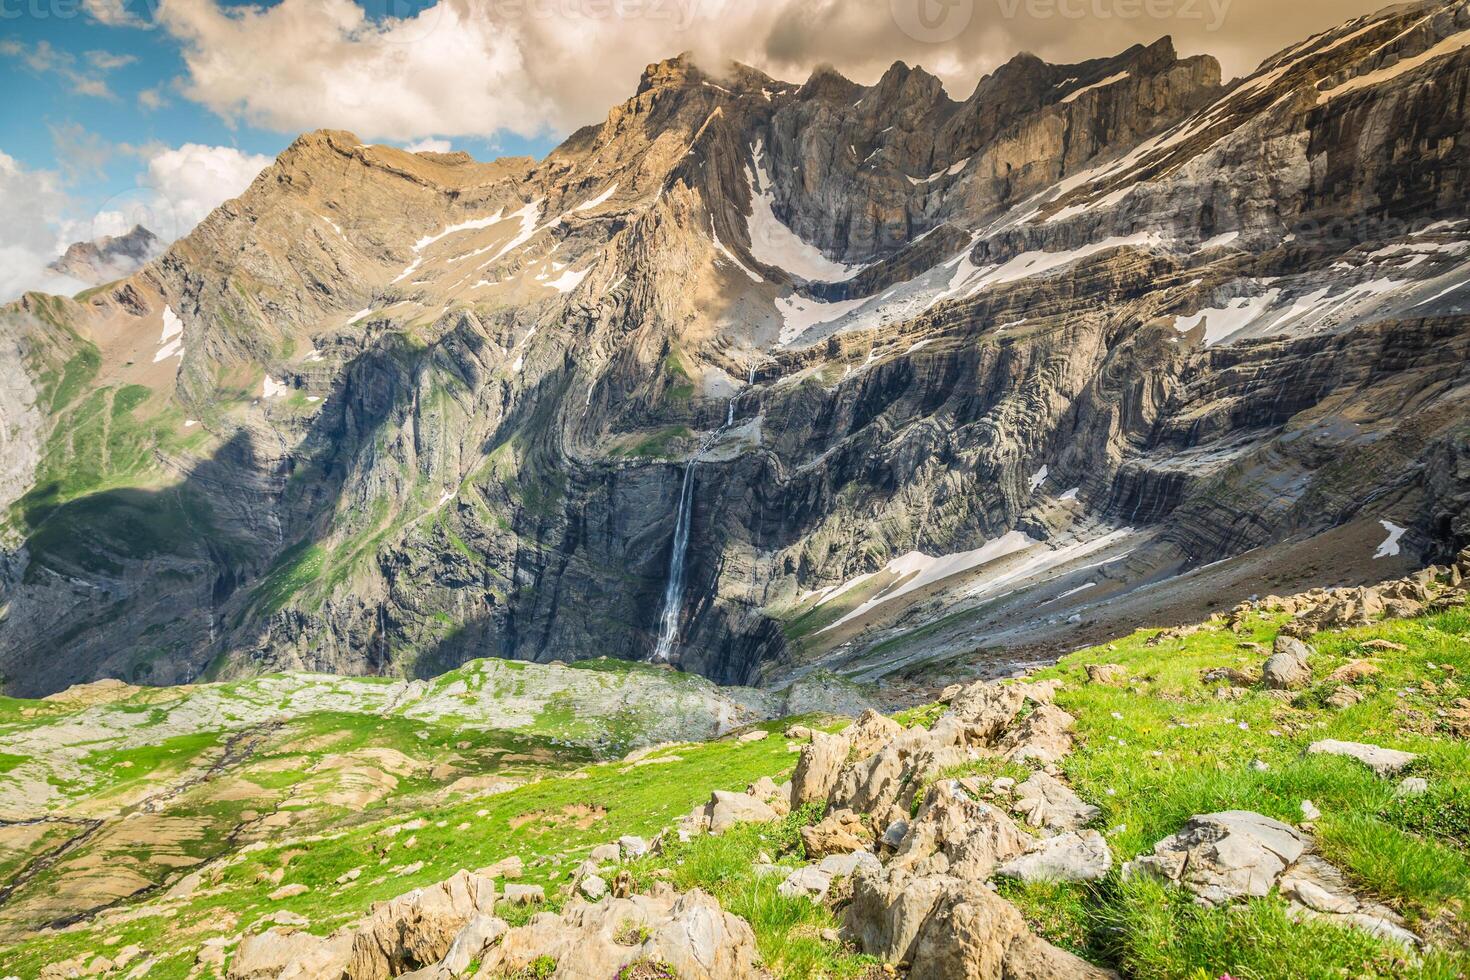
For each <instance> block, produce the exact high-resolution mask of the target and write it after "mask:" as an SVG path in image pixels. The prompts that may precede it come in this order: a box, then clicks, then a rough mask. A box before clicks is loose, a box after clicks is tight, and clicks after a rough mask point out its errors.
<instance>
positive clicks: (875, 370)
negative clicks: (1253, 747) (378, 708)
mask: <svg viewBox="0 0 1470 980" xmlns="http://www.w3.org/2000/svg"><path fill="white" fill-rule="evenodd" d="M1467 11H1470V8H1467V7H1466V5H1465V3H1463V2H1456V3H1450V4H1432V3H1421V4H1410V5H1405V6H1399V7H1393V8H1389V9H1387V10H1385V11H1383V12H1380V13H1379V14H1376V15H1372V16H1369V17H1364V18H1360V19H1358V20H1356V21H1353V22H1351V23H1349V24H1346V25H1344V26H1342V27H1340V28H1337V29H1335V30H1332V31H1328V32H1325V33H1323V34H1321V35H1318V36H1316V37H1313V38H1310V39H1307V40H1305V41H1303V42H1302V43H1300V44H1298V45H1294V46H1293V47H1292V48H1290V49H1288V50H1286V51H1283V52H1281V53H1280V54H1278V55H1276V56H1274V57H1273V58H1271V59H1268V60H1267V61H1266V62H1265V63H1264V64H1263V65H1262V66H1261V67H1260V69H1258V71H1257V72H1255V73H1253V74H1252V75H1251V76H1249V77H1248V78H1246V79H1243V80H1240V81H1238V82H1234V83H1231V84H1228V85H1222V84H1221V81H1220V78H1219V73H1218V69H1217V67H1216V66H1215V65H1214V63H1213V62H1212V61H1211V60H1210V59H1208V58H1185V59H1180V58H1178V57H1177V55H1176V53H1175V52H1174V51H1173V48H1172V45H1171V44H1170V43H1168V41H1167V40H1161V41H1160V42H1158V43H1156V44H1153V45H1149V46H1140V47H1137V48H1134V49H1130V50H1129V51H1126V52H1123V53H1121V54H1120V55H1118V56H1116V57H1115V58H1110V59H1101V60H1097V61H1091V62H1086V63H1083V64H1078V65H1066V66H1052V65H1046V64H1044V63H1042V62H1039V61H1038V60H1037V59H1035V58H1031V57H1029V56H1020V57H1018V58H1016V59H1013V60H1012V61H1011V62H1009V63H1007V64H1006V65H1004V66H1002V67H1001V68H1000V69H997V70H996V71H995V72H993V73H992V74H991V75H989V76H987V77H986V78H985V79H983V80H982V81H981V82H980V83H979V85H978V86H977V88H976V90H975V93H974V94H973V96H972V97H971V98H969V99H967V100H965V101H963V102H958V101H955V100H952V99H950V98H949V96H948V95H946V94H945V93H944V92H943V91H942V89H941V88H940V87H939V86H938V85H937V83H936V82H935V81H934V79H933V78H932V77H930V76H927V75H926V74H925V73H923V72H922V70H920V69H915V68H909V67H907V66H901V65H899V66H895V67H894V69H893V70H891V71H890V72H889V73H887V75H885V77H884V78H883V79H882V80H881V81H880V82H879V83H878V84H877V85H875V86H872V87H863V86H857V85H855V84H853V83H851V82H849V81H847V80H844V79H841V78H839V77H837V76H836V75H834V74H833V73H831V72H826V71H824V72H819V73H818V74H817V75H815V76H813V78H811V79H809V80H808V81H807V82H806V84H804V85H799V86H798V85H792V84H787V83H783V82H779V81H777V80H774V79H771V78H768V77H766V76H764V75H762V74H761V73H759V72H756V71H753V70H751V69H748V68H744V67H740V66H732V67H727V68H726V69H723V70H720V71H715V70H709V69H706V68H703V67H701V66H699V65H697V64H695V63H694V62H693V61H692V60H691V59H689V58H676V59H672V60H670V61H667V62H663V63H660V64H657V65H653V66H650V67H649V69H648V71H647V72H646V74H645V76H644V79H643V81H642V83H641V85H640V87H639V90H638V92H637V93H636V94H635V95H634V97H633V98H631V99H629V100H628V101H627V102H625V103H623V104H621V105H619V106H616V107H614V109H613V110H612V111H611V112H610V113H609V115H608V117H607V119H606V120H605V121H604V122H603V123H601V124H600V125H596V126H591V127H587V128H586V129H583V130H581V131H579V132H577V133H575V134H573V135H572V136H571V137H570V138H569V139H568V140H567V141H566V142H565V143H564V144H563V145H562V146H561V147H559V148H558V149H557V150H555V151H554V152H553V153H551V154H550V155H549V156H548V157H547V158H546V159H545V160H542V161H539V162H538V161H531V160H523V159H511V160H501V161H497V162H494V163H478V162H475V161H473V160H471V159H470V158H468V157H467V156H465V155H463V154H433V153H427V154H410V153H406V152H403V151H400V150H396V149H393V148H388V147H375V146H365V145H362V144H361V143H360V141H358V140H357V139H356V138H355V137H353V136H351V135H350V134H346V133H340V132H318V133H312V134H307V135H304V136H303V137H301V138H300V139H299V140H297V141H296V142H295V143H294V144H293V145H292V146H291V147H290V148H289V149H288V150H287V151H286V152H285V153H283V154H282V155H281V157H280V158H279V159H278V160H277V161H276V163H275V164H274V165H273V166H271V167H270V168H268V169H267V170H266V171H265V172H264V173H263V174H262V175H261V176H260V177H259V178H258V179H257V181H256V182H255V183H254V184H253V185H252V186H251V188H250V189H249V190H247V191H246V193H245V194H243V195H242V196H241V197H240V198H238V199H237V200H235V201H231V202H227V203H226V204H225V205H223V206H222V207H221V208H219V209H218V210H216V211H215V212H214V213H213V214H211V215H210V216H209V217H208V218H207V219H206V220H205V221H204V222H203V223H202V224H201V225H200V226H199V227H198V228H197V229H195V230H194V231H193V232H192V233H191V234H190V235H188V236H186V237H185V238H184V239H182V240H181V241H179V242H178V243H176V244H175V245H174V246H172V247H171V248H170V249H169V251H168V252H167V253H166V254H165V255H163V256H162V257H160V258H159V259H157V260H156V261H154V262H152V263H150V264H149V265H148V266H146V267H145V268H144V269H143V270H142V271H140V272H139V273H137V274H136V275H134V276H132V277H130V278H128V279H126V280H124V281H123V282H122V283H120V284H118V285H116V286H114V287H111V288H109V289H107V290H104V291H102V292H101V293H98V294H96V295H90V296H88V295H84V296H83V297H81V298H78V299H74V300H66V299H58V298H48V297H39V296H28V297H26V298H24V299H23V300H22V301H21V302H20V303H18V304H14V305H12V306H10V307H8V308H7V309H6V310H5V312H4V314H3V315H0V322H3V326H0V337H3V339H4V342H5V343H6V344H9V345H12V346H14V347H15V348H16V349H17V351H18V352H19V355H20V356H19V357H18V358H17V359H16V361H15V362H14V363H13V364H10V363H9V362H7V363H8V364H9V366H8V367H7V368H6V369H5V370H8V371H10V372H11V373H12V374H13V375H16V376H15V377H13V378H11V379H10V380H11V381H13V382H14V383H13V384H8V385H7V386H6V390H7V392H10V391H14V392H18V394H16V395H14V396H11V395H7V396H6V397H7V398H9V399H10V401H11V402H14V404H9V403H7V404H6V406H5V411H6V415H5V421H6V424H7V429H8V431H9V432H10V433H11V435H10V437H9V438H8V439H7V440H6V442H5V445H4V448H3V449H0V453H3V463H4V466H3V476H0V491H3V494H4V496H3V497H0V499H4V500H5V501H6V503H7V505H8V512H7V517H6V522H5V535H6V537H5V540H6V544H5V553H4V556H3V560H0V583H3V584H0V589H3V597H0V603H3V609H4V614H3V615H4V619H3V622H0V675H3V678H4V682H5V685H6V689H7V690H9V691H11V692H14V693H22V694H26V693H30V694H35V693H49V692H51V691H55V690H60V689H63V688H65V687H67V686H69V685H71V684H73V683H78V682H83V681H87V680H92V679H96V678H100V677H117V678H122V679H124V680H127V681H129V682H134V683H139V682H141V683H149V684H170V683H180V682H187V681H192V680H195V679H197V678H199V677H200V676H202V675H203V674H204V673H205V672H206V671H212V672H213V675H214V676H244V675H249V674H255V673H262V672H269V671H275V670H309V671H310V670H317V671H330V672H338V673H365V674H398V675H405V674H406V675H409V676H418V677H427V676H431V675H433V674H436V673H439V672H442V671H444V670H446V669H450V668H452V667H454V666H456V665H457V664H459V663H463V662H465V661H467V660H469V659H473V658H475V657H479V656H484V655H486V654H495V655H498V656H505V657H513V658H517V659H525V660H537V661H541V662H547V661H550V660H555V659H563V660H570V659H576V658H580V657H583V656H587V655H590V654H592V653H595V652H602V651H609V652H612V653H614V654H616V655H618V656H622V657H625V658H627V659H647V658H648V657H649V656H651V655H652V653H653V651H654V649H655V646H656V643H657V639H658V635H659V624H660V622H661V621H662V620H663V619H664V612H665V610H664V608H663V606H664V605H665V604H664V602H663V601H662V598H663V594H664V591H665V587H666V584H667V581H668V579H669V577H670V575H669V569H670V567H671V565H672V561H671V559H672V552H673V551H674V549H675V547H676V541H675V538H676V531H677V530H678V528H679V527H680V526H681V525H682V526H683V527H684V528H685V530H686V532H687V542H688V543H687V562H686V563H685V565H686V567H685V571H686V575H685V582H686V584H685V587H684V588H683V589H682V590H680V591H679V594H678V595H677V596H676V600H675V602H674V603H673V604H672V608H671V609H670V615H671V616H672V617H673V619H674V621H675V623H676V642H675V643H674V644H673V647H674V649H673V653H672V659H673V660H674V661H675V662H677V663H679V664H680V665H681V666H683V667H685V668H686V669H688V670H691V671H695V672H699V673H702V674H704V675H705V676H708V677H710V678H712V679H714V680H717V681H719V682H724V683H757V682H759V683H783V682H785V681H786V680H789V679H790V678H793V677H800V676H803V675H804V674H805V673H806V672H808V671H810V670H813V669H829V670H836V671H839V672H841V673H843V674H846V675H848V676H851V677H855V678H858V679H862V680H874V679H879V678H885V679H888V680H890V681H893V680H898V681H902V680H903V679H904V677H905V676H906V675H913V674H917V673H933V671H935V670H936V669H939V670H942V669H950V668H953V669H954V670H955V672H956V673H963V672H966V671H973V670H975V669H977V668H984V667H985V666H986V665H995V664H997V663H999V664H1000V665H1001V666H1000V667H999V670H1000V671H1001V672H1004V671H1005V670H1006V669H1008V668H1009V665H1010V664H1012V663H1014V662H1016V661H1018V660H1019V661H1027V660H1030V659H1041V658H1044V657H1046V656H1049V655H1052V654H1055V653H1056V652H1059V651H1060V650H1063V649H1068V648H1072V647H1076V646H1079V645H1081V644H1083V643H1086V642H1092V641H1096V640H1100V639H1104V638H1106V637H1107V636H1114V635H1119V634H1120V633H1123V632H1126V631H1127V630H1129V629H1131V628H1133V627H1135V626H1137V625H1141V624H1143V623H1148V622H1164V621H1169V620H1173V621H1174V622H1177V623H1182V622H1191V621H1194V620H1196V619H1198V618H1199V616H1200V614H1201V613H1202V612H1204V611H1207V610H1208V609H1209V608H1211V607H1212V606H1214V605H1215V604H1220V605H1229V604H1232V603H1234V602H1236V601H1239V600H1240V599H1243V598H1245V597H1247V596H1249V595H1251V594H1252V593H1253V592H1255V591H1256V590H1257V589H1258V588H1259V587H1260V584H1261V582H1262V581H1263V580H1264V581H1266V582H1267V583H1268V587H1270V588H1273V589H1275V590H1276V591H1283V590H1297V589H1301V588H1305V587H1307V586H1309V585H1311V584H1319V583H1320V582H1322V581H1323V580H1324V578H1326V574H1325V573H1324V571H1323V569H1324V568H1326V567H1329V566H1330V568H1331V569H1332V572H1331V575H1332V576H1333V577H1332V578H1330V579H1328V580H1329V581H1331V582H1332V583H1333V584H1339V583H1340V584H1343V585H1354V584H1358V583H1365V582H1370V581H1377V580H1380V579H1382V578H1384V577H1385V576H1386V575H1388V574H1391V573H1393V572H1395V571H1399V570H1402V571H1407V570H1408V569H1409V568H1411V567H1415V566H1417V565H1418V564H1420V563H1421V562H1422V561H1424V560H1436V559H1442V558H1444V557H1447V556H1448V555H1450V554H1453V553H1454V551H1455V550H1456V549H1457V548H1458V547H1460V546H1462V545H1463V544H1464V543H1465V541H1466V540H1467V533H1470V532H1467V530H1466V517H1465V514H1466V509H1465V508H1466V497H1465V492H1464V481H1463V479H1462V478H1461V476H1462V474H1461V470H1462V469H1463V459H1464V454H1465V453H1464V450H1465V444H1466V443H1465V428H1464V419H1465V418H1466V415H1467V413H1466V411H1465V406H1464V404H1463V392H1464V390H1465V387H1464V383H1463V382H1464V377H1463V372H1464V365H1465V364H1466V363H1467V361H1470V358H1466V357H1465V356H1463V355H1464V354H1465V351H1464V347H1465V344H1466V337H1465V325H1466V319H1465V314H1464V307H1463V302H1464V300H1463V298H1462V293H1461V292H1460V290H1462V289H1463V285H1464V283H1465V282H1466V275H1465V262H1466V256H1465V242H1464V240H1463V239H1464V234H1465V230H1466V227H1467V224H1470V218H1467V215H1466V214H1465V200H1464V195H1463V188H1464V187H1465V185H1466V180H1465V176H1466V175H1465V172H1464V162H1463V161H1464V160H1465V159H1467V158H1470V154H1466V153H1465V152H1464V150H1465V149H1466V147H1465V146H1464V141H1465V133H1466V132H1467V131H1470V127H1467V126H1466V125H1465V119H1464V117H1463V107H1464V102H1463V100H1460V99H1455V98H1446V97H1444V95H1443V93H1445V92H1449V91H1459V90H1460V89H1461V88H1463V86H1464V84H1465V78H1466V73H1467V70H1470V69H1467V63H1466V58H1467V55H1466V48H1465V47H1464V46H1463V45H1462V44H1461V41H1462V40H1463V38H1464V36H1465V32H1466V31H1467V30H1470V24H1467V18H1470V12H1467ZM686 485H687V487H688V493H687V494H686V493H685V492H684V491H685V487H686ZM1221 562H1224V563H1223V564H1221ZM977 635H979V636H984V637H985V638H986V639H985V645H983V646H977V643H976V640H975V637H976V636H977ZM59 644H64V645H65V646H66V649H67V651H68V655H67V656H66V657H61V658H59V657H54V656H51V655H50V653H51V652H52V651H54V649H56V647H57V646H58V645H59Z"/></svg>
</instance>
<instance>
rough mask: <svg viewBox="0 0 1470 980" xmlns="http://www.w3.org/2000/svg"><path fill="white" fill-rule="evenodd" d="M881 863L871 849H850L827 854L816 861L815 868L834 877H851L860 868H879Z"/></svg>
mask: <svg viewBox="0 0 1470 980" xmlns="http://www.w3.org/2000/svg"><path fill="white" fill-rule="evenodd" d="M882 866H883V863H882V862H881V861H879V860H878V859H877V858H876V857H874V856H873V852H872V851H852V852H851V853H848V854H829V855H827V856H826V857H824V858H822V860H821V861H819V862H818V863H817V868H818V869H819V870H821V871H823V872H826V873H827V874H829V875H831V876H832V877H834V878H851V877H852V876H853V875H855V874H857V872H858V870H859V869H861V868H881V867H882Z"/></svg>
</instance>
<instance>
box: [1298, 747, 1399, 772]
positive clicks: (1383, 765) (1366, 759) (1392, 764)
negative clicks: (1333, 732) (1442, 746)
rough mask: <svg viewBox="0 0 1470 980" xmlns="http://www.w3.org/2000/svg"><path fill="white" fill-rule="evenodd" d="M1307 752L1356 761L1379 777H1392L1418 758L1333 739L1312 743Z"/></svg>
mask: <svg viewBox="0 0 1470 980" xmlns="http://www.w3.org/2000/svg"><path fill="white" fill-rule="evenodd" d="M1307 752H1309V753H1311V754H1312V755H1340V756H1344V757H1346V758H1349V759H1356V760H1358V761H1359V762H1361V763H1362V764H1363V765H1365V766H1367V767H1368V768H1369V769H1372V770H1373V771H1374V772H1376V773H1377V774H1378V775H1380V776H1392V775H1393V774H1394V773H1396V772H1398V771H1399V770H1400V769H1403V768H1404V767H1405V766H1407V765H1408V764H1409V763H1411V762H1413V761H1414V760H1415V759H1417V758H1419V757H1418V756H1417V755H1415V754H1414V753H1413V752H1400V751H1398V750H1397V749H1385V748H1382V747H1380V746H1377V745H1366V744H1364V743H1362V742H1340V741H1338V740H1337V739H1333V738H1328V739H1323V740H1322V741H1320V742H1313V743H1312V744H1311V745H1309V746H1307Z"/></svg>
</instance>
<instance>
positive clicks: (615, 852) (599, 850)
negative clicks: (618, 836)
mask: <svg viewBox="0 0 1470 980" xmlns="http://www.w3.org/2000/svg"><path fill="white" fill-rule="evenodd" d="M632 839H635V840H636V839H637V838H632ZM645 849H646V846H645ZM589 857H590V858H591V859H592V860H593V861H596V862H598V863H599V864H601V863H604V862H607V861H620V860H622V857H623V849H622V847H621V846H620V845H618V844H599V845H597V846H596V847H594V848H593V849H592V853H591V854H590V855H589Z"/></svg>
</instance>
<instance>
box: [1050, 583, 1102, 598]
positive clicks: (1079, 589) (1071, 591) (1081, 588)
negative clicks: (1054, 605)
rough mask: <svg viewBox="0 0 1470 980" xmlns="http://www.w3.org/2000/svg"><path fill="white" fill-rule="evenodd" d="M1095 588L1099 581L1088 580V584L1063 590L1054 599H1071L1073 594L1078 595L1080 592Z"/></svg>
mask: <svg viewBox="0 0 1470 980" xmlns="http://www.w3.org/2000/svg"><path fill="white" fill-rule="evenodd" d="M1095 588H1097V583H1096V582H1088V583H1087V584H1086V585H1079V586H1077V588H1075V589H1068V590H1067V591H1066V592H1063V593H1062V594H1061V595H1059V596H1057V597H1056V599H1054V600H1052V601H1053V602H1058V601H1061V600H1062V599H1070V598H1072V596H1074V595H1077V594H1078V593H1079V592H1086V591H1087V590H1088V589H1095Z"/></svg>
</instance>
